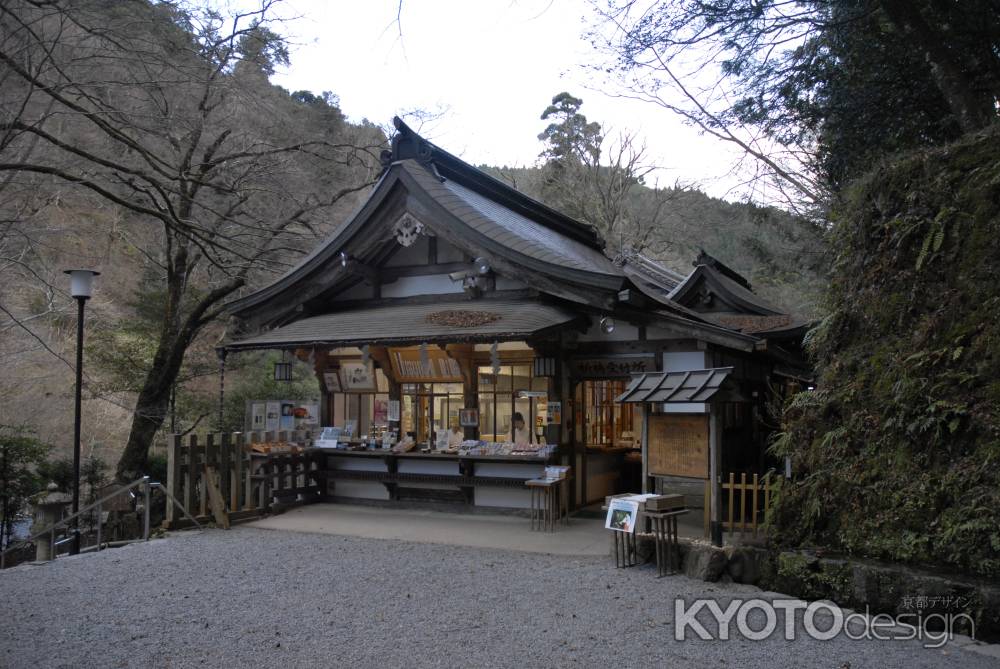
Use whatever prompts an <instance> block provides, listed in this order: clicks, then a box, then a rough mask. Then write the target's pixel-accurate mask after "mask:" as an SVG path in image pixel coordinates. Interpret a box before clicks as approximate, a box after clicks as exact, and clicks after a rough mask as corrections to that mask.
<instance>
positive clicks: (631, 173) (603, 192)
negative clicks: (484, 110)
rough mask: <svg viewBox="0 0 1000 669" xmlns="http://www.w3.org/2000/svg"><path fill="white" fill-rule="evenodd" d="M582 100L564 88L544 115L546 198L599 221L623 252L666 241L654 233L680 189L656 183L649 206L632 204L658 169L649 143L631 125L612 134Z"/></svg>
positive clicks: (601, 229)
mask: <svg viewBox="0 0 1000 669" xmlns="http://www.w3.org/2000/svg"><path fill="white" fill-rule="evenodd" d="M582 105H583V100H582V99H580V98H577V97H574V96H573V95H571V94H569V93H567V92H562V93H559V94H558V95H556V96H554V97H553V98H552V104H550V105H549V106H548V107H546V109H545V111H543V112H542V116H541V120H543V121H549V125H548V126H546V128H545V129H544V130H543V131H542V132H541V133H540V134H539V135H538V139H540V140H541V141H542V142H544V144H545V150H544V151H542V153H541V156H540V157H541V158H542V159H543V160H544V161H545V162H544V164H543V165H542V183H541V193H540V195H541V197H542V199H543V200H545V201H546V202H548V203H549V204H551V205H552V206H553V207H555V208H556V209H559V210H561V211H564V212H566V213H567V214H569V215H570V216H572V217H574V218H577V219H579V220H581V221H584V222H586V223H589V224H590V225H592V226H594V228H596V229H597V231H598V232H599V233H600V234H601V235H603V236H604V237H605V239H606V241H607V242H608V245H609V249H610V250H612V251H614V252H616V253H618V254H621V253H628V252H637V251H641V250H643V249H646V248H647V247H650V246H651V245H656V244H657V242H660V243H662V242H663V241H664V237H663V236H662V235H655V234H654V233H656V232H657V231H658V230H657V229H658V227H659V226H660V224H661V223H662V218H661V214H662V213H663V209H664V207H666V206H667V204H668V203H669V202H670V201H671V200H673V199H674V198H675V197H676V195H677V192H678V191H677V189H666V188H657V187H654V188H653V189H651V193H652V196H653V197H652V198H645V199H646V202H644V203H643V205H644V206H642V207H636V206H633V204H634V203H635V202H636V199H635V198H633V197H632V196H633V195H634V194H635V191H636V187H637V186H642V185H644V184H645V178H646V177H647V176H649V175H650V174H651V173H652V172H653V170H654V169H655V166H654V165H651V164H649V163H648V162H646V156H645V154H646V147H645V146H644V145H643V144H642V143H641V142H640V141H639V139H638V138H637V137H636V136H635V135H634V134H633V133H631V132H628V131H623V132H621V133H619V134H618V135H617V137H616V138H615V139H609V138H608V137H607V136H606V133H605V131H604V128H603V127H602V126H601V124H600V123H597V122H596V121H589V120H588V119H587V117H586V116H585V115H584V114H583V113H581V111H580V108H581V107H582ZM660 250H662V249H660Z"/></svg>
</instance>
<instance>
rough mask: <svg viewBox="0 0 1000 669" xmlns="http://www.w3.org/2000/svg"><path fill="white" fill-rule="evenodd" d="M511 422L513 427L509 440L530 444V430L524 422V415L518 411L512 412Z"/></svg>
mask: <svg viewBox="0 0 1000 669" xmlns="http://www.w3.org/2000/svg"><path fill="white" fill-rule="evenodd" d="M511 422H512V423H513V429H511V435H510V437H511V438H510V440H511V441H513V442H514V443H515V444H518V445H520V444H530V443H531V430H529V429H528V428H527V426H526V425H525V424H524V416H522V415H521V412H520V411H518V412H515V413H514V418H513V420H512V421H511Z"/></svg>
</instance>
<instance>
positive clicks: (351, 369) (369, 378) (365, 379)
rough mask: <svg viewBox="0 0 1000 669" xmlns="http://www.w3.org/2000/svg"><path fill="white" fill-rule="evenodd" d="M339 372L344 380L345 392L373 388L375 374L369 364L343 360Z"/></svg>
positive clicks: (370, 390)
mask: <svg viewBox="0 0 1000 669" xmlns="http://www.w3.org/2000/svg"><path fill="white" fill-rule="evenodd" d="M340 374H341V377H342V378H343V381H344V390H345V391H347V392H352V391H353V392H359V391H362V392H363V391H368V392H372V391H374V390H375V375H374V374H373V373H372V368H371V366H370V365H366V364H364V363H362V362H345V363H344V364H342V365H341V366H340Z"/></svg>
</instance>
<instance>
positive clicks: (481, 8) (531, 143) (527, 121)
mask: <svg viewBox="0 0 1000 669" xmlns="http://www.w3.org/2000/svg"><path fill="white" fill-rule="evenodd" d="M397 8H398V2H397V0H364V1H356V2H324V1H322V0H290V2H289V6H288V7H286V8H285V10H284V11H286V12H288V11H289V10H292V11H294V13H295V14H297V16H298V18H295V19H293V20H292V21H291V22H289V23H288V24H286V25H285V26H284V29H283V30H284V33H285V34H286V35H288V36H289V37H290V38H291V39H292V41H293V43H294V44H293V48H292V54H291V66H290V67H289V68H287V70H285V71H281V72H279V73H278V74H277V75H276V76H275V77H274V79H273V80H274V82H275V83H277V84H279V85H281V86H284V87H285V88H288V89H290V90H300V89H307V90H311V91H313V92H316V93H319V92H321V91H331V92H333V93H335V94H336V95H337V96H339V98H340V102H341V108H342V109H343V111H344V112H345V113H346V114H347V115H348V116H349V117H350V118H351V119H353V120H360V119H361V118H367V119H369V120H370V121H372V122H375V123H379V124H384V123H387V122H388V121H389V120H390V119H391V118H392V116H393V115H394V114H399V113H401V112H405V111H407V110H413V109H424V110H429V111H435V110H442V111H444V112H445V114H444V115H443V116H442V117H441V118H440V119H439V120H437V121H435V122H433V123H432V124H430V125H427V126H424V127H423V128H422V129H421V132H422V134H424V135H425V136H427V137H428V138H429V139H431V140H432V141H434V142H435V143H436V144H438V145H439V146H441V147H442V148H444V149H446V150H448V151H450V152H452V153H454V154H456V155H458V156H460V157H462V158H463V159H464V160H466V161H468V162H472V163H474V164H479V163H486V164H491V165H511V166H524V165H532V164H535V162H536V160H537V158H538V154H539V153H540V152H541V150H542V144H541V142H539V141H538V139H537V135H538V133H539V132H541V131H542V129H543V128H544V127H545V125H546V124H545V123H544V122H543V121H541V120H540V118H539V117H540V115H541V112H542V111H543V110H544V109H545V107H546V106H547V105H548V104H549V102H550V101H551V99H552V96H553V95H555V94H557V93H559V92H560V91H563V90H566V91H569V92H570V93H572V94H574V95H576V96H577V97H580V98H583V100H584V105H583V108H582V112H583V113H584V114H586V116H587V118H588V119H589V120H592V121H599V122H601V123H603V124H605V126H606V127H608V128H610V129H611V130H612V131H616V130H623V129H628V130H631V131H635V132H638V133H639V135H640V136H641V137H642V138H643V139H644V140H645V142H646V145H647V147H648V152H649V155H650V158H651V161H650V162H653V163H655V164H657V165H659V166H661V167H662V168H663V170H662V171H661V172H659V176H658V179H659V181H660V183H661V185H669V184H673V183H674V181H675V180H678V179H679V180H681V181H682V182H684V183H687V184H691V183H695V184H698V185H699V186H700V187H701V188H702V189H703V190H705V191H706V192H709V193H710V194H712V195H716V196H724V195H726V194H727V192H728V190H729V188H731V186H732V184H733V183H735V179H733V178H727V177H726V174H727V172H728V170H729V168H730V166H731V164H732V162H733V159H734V154H733V153H732V152H731V150H730V149H729V148H727V147H725V146H723V145H720V143H719V142H717V141H715V140H712V139H711V138H707V137H702V136H699V134H698V133H697V132H696V131H695V130H693V129H691V128H689V127H686V126H684V125H683V124H681V123H680V121H678V120H677V119H676V118H675V117H673V116H672V115H671V114H670V113H669V112H667V111H665V110H662V109H660V108H658V107H656V106H652V105H650V104H649V103H644V102H638V101H634V100H626V99H622V98H620V97H615V96H614V91H613V90H609V89H608V87H607V86H603V85H601V84H600V83H599V82H597V81H595V79H594V76H593V74H592V73H591V72H589V71H588V70H587V69H586V68H585V67H583V66H584V65H585V64H587V63H594V62H595V59H597V58H598V54H596V52H595V51H594V50H593V48H592V47H591V46H590V44H589V43H588V42H587V41H586V40H585V39H584V38H583V33H584V31H585V29H586V22H585V17H586V16H588V15H589V14H590V11H591V10H590V7H589V5H588V3H587V2H586V1H585V0H474V1H473V0H404V2H403V4H402V14H401V16H400V20H399V22H398V23H397V21H396V12H397ZM400 32H401V33H402V34H400ZM597 89H601V90H597ZM411 125H416V124H415V123H411ZM729 197H735V195H734V194H729Z"/></svg>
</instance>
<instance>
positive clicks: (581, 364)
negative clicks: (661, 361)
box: [569, 355, 656, 378]
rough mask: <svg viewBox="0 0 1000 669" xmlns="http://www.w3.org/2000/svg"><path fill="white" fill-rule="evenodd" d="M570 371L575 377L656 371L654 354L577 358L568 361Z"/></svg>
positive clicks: (604, 376)
mask: <svg viewBox="0 0 1000 669" xmlns="http://www.w3.org/2000/svg"><path fill="white" fill-rule="evenodd" d="M569 365H570V373H571V374H572V375H573V376H575V377H576V378H608V377H625V376H631V375H632V374H644V373H646V372H655V371H656V356H653V355H620V356H615V355H609V356H600V357H593V358H577V359H571V360H570V361H569Z"/></svg>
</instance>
